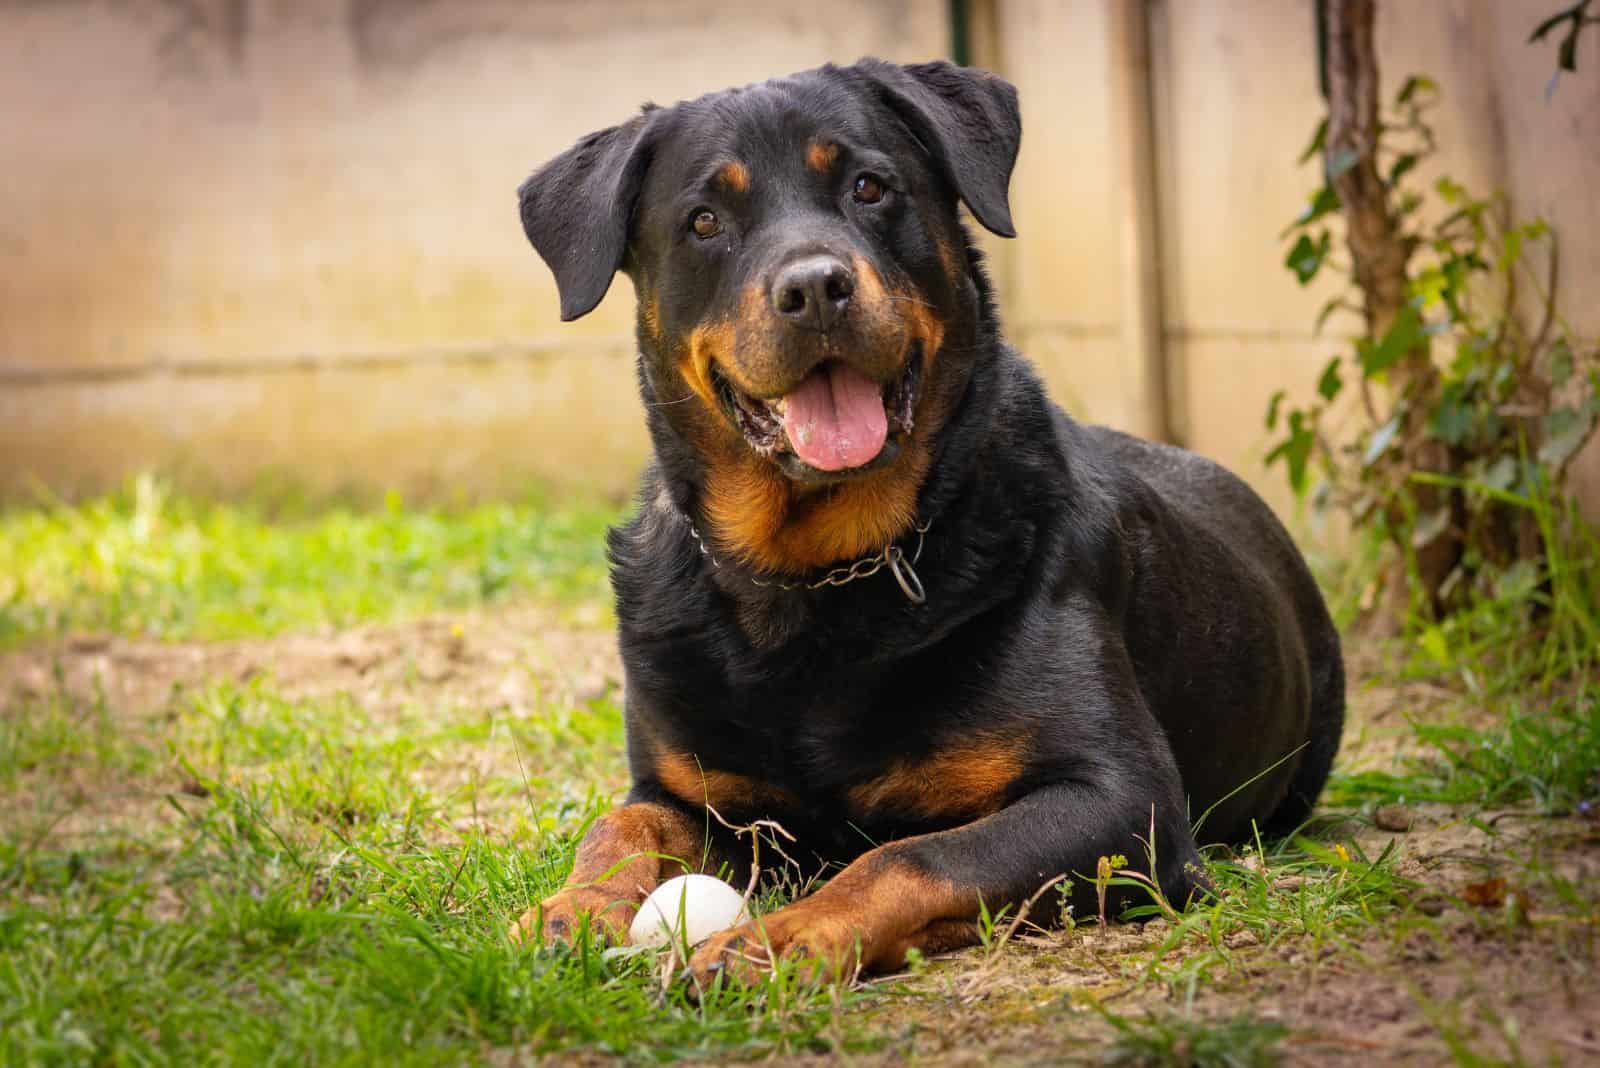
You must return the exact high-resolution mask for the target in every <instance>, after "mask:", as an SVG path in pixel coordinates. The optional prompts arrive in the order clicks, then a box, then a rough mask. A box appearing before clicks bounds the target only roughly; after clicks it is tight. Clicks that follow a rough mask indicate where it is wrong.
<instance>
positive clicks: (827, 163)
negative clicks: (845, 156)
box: [806, 141, 839, 174]
mask: <svg viewBox="0 0 1600 1068" xmlns="http://www.w3.org/2000/svg"><path fill="white" fill-rule="evenodd" d="M838 161H839V146H838V145H836V144H833V143H832V142H831V141H830V142H823V141H813V142H811V143H810V144H809V145H807V146H806V166H807V167H810V168H811V169H812V170H814V171H816V172H817V173H818V174H827V173H828V172H829V171H831V170H833V165H834V164H835V163H837V162H838Z"/></svg>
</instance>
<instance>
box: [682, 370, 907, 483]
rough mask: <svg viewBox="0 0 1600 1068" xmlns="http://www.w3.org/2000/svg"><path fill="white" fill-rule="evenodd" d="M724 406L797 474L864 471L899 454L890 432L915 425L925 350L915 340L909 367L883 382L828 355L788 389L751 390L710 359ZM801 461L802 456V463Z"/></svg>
mask: <svg viewBox="0 0 1600 1068" xmlns="http://www.w3.org/2000/svg"><path fill="white" fill-rule="evenodd" d="M711 375H712V379H713V380H714V381H715V383H716V387H717V394H718V396H719V397H720V398H721V400H722V405H723V409H724V410H725V411H726V412H727V415H728V418H729V419H731V420H732V421H733V423H734V425H735V426H737V427H738V428H739V430H740V431H741V432H742V433H743V434H744V436H745V440H746V441H748V442H749V443H750V447H751V448H752V449H754V450H755V451H756V452H757V453H758V454H760V455H762V456H766V457H770V458H773V459H776V460H778V461H779V463H780V464H781V465H782V466H783V467H784V468H785V470H789V471H790V473H794V470H793V469H799V470H801V471H804V470H806V469H809V470H811V471H815V472H821V473H825V474H837V473H845V472H850V471H855V470H859V469H861V468H865V467H867V466H869V465H871V466H877V464H875V463H874V461H880V460H887V459H892V458H893V456H894V454H895V453H897V452H898V451H899V450H898V448H897V447H895V445H894V443H893V442H892V441H891V440H890V438H891V437H892V436H893V435H895V434H909V433H910V432H911V426H912V419H913V414H914V412H915V411H916V405H917V387H918V385H919V384H920V380H921V375H922V349H921V346H920V345H915V346H913V347H912V350H911V352H910V353H909V354H908V355H907V357H906V364H905V370H903V371H902V372H901V373H900V376H899V377H898V378H896V379H895V380H894V381H893V382H891V383H889V384H888V385H887V386H881V385H879V384H878V383H877V382H874V381H873V380H872V379H870V378H868V377H867V376H866V375H864V374H862V373H861V372H860V371H858V370H856V369H855V368H854V367H851V366H850V365H848V364H845V363H841V362H839V361H836V360H829V361H827V362H825V363H823V364H821V365H819V366H818V367H816V368H815V369H814V370H813V371H812V372H811V373H810V374H808V375H807V376H806V377H805V378H804V379H802V380H801V381H800V383H799V385H797V386H795V387H794V388H793V389H791V390H790V391H789V392H788V393H785V394H784V395H783V396H781V397H777V398H775V399H772V400H762V399H759V398H756V397H751V396H749V395H747V394H745V393H743V392H742V391H740V390H739V388H738V387H736V386H735V385H734V384H733V383H732V382H730V381H729V380H728V379H727V378H726V377H725V376H724V375H723V374H722V373H721V372H720V371H718V370H717V367H716V364H715V362H713V363H712V365H711ZM796 461H798V463H797V462H796Z"/></svg>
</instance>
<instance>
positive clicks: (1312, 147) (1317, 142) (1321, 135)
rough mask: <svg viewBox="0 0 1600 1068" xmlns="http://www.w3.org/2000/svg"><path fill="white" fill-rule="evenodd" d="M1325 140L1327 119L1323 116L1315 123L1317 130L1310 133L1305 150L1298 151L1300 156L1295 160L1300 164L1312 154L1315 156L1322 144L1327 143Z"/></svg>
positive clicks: (1320, 149) (1326, 137)
mask: <svg viewBox="0 0 1600 1068" xmlns="http://www.w3.org/2000/svg"><path fill="white" fill-rule="evenodd" d="M1327 142H1328V120H1327V119H1326V118H1324V119H1323V120H1322V121H1321V122H1319V123H1317V132H1316V133H1314V134H1312V135H1311V143H1310V144H1309V145H1307V146H1306V150H1305V151H1304V152H1302V153H1300V158H1299V160H1297V161H1296V162H1298V163H1302V164H1303V163H1305V162H1306V161H1307V160H1309V159H1310V158H1311V157H1312V156H1315V155H1316V154H1317V153H1318V152H1321V151H1322V146H1323V145H1325V144H1327Z"/></svg>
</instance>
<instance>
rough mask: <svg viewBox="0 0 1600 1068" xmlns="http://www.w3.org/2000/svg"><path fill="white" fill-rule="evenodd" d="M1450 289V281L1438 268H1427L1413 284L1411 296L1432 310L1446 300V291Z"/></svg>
mask: <svg viewBox="0 0 1600 1068" xmlns="http://www.w3.org/2000/svg"><path fill="white" fill-rule="evenodd" d="M1449 287H1450V279H1449V278H1447V277H1446V276H1445V273H1444V272H1443V271H1441V270H1440V269H1439V268H1437V267H1426V268H1424V269H1423V271H1422V273H1421V274H1419V275H1417V277H1416V278H1415V279H1414V280H1413V281H1412V283H1411V295H1412V296H1414V297H1416V298H1417V299H1418V300H1419V301H1421V303H1422V306H1423V307H1424V308H1431V307H1433V306H1434V305H1435V304H1438V303H1439V302H1440V301H1442V300H1443V299H1444V291H1445V290H1446V289H1448V288H1449Z"/></svg>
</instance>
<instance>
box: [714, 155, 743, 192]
mask: <svg viewBox="0 0 1600 1068" xmlns="http://www.w3.org/2000/svg"><path fill="white" fill-rule="evenodd" d="M702 173H703V172H702ZM717 181H718V182H720V183H721V184H722V187H723V188H724V189H728V190H731V191H732V192H735V193H748V192H749V191H750V168H748V167H746V166H745V165H744V164H743V163H740V162H738V161H737V160H734V161H732V162H730V163H724V164H723V165H722V168H721V169H720V170H718V171H717Z"/></svg>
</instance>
